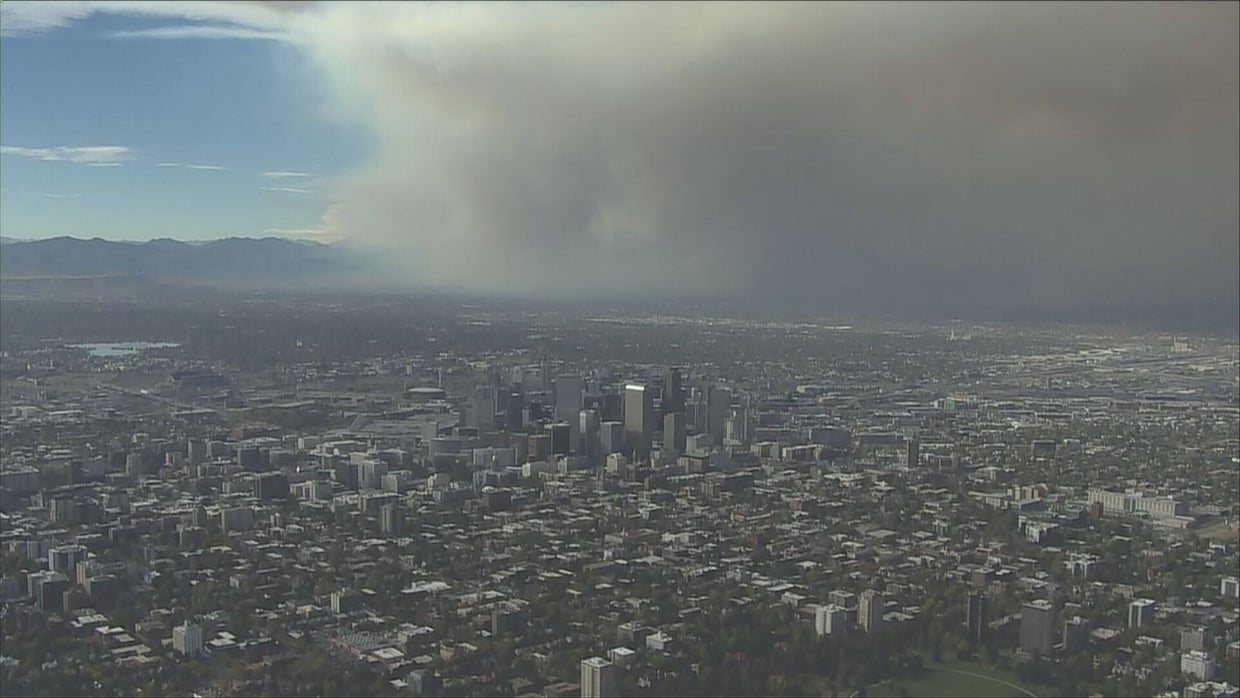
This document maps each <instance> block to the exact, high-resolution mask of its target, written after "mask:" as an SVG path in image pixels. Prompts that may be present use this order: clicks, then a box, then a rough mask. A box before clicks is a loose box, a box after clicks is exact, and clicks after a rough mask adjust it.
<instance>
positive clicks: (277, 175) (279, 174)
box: [262, 170, 313, 179]
mask: <svg viewBox="0 0 1240 698" xmlns="http://www.w3.org/2000/svg"><path fill="white" fill-rule="evenodd" d="M262 175H263V176H264V177H270V178H272V179H283V178H288V177H311V176H313V175H311V174H310V173H309V172H296V171H293V170H272V171H270V172H263V173H262Z"/></svg>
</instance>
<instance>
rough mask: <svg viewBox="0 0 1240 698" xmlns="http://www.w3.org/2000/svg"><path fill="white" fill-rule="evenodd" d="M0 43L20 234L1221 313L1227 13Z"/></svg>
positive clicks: (1059, 11)
mask: <svg viewBox="0 0 1240 698" xmlns="http://www.w3.org/2000/svg"><path fill="white" fill-rule="evenodd" d="M0 21H2V23H3V35H4V38H3V41H2V42H0V66H3V68H2V70H3V73H2V78H3V79H2V80H0V100H2V101H0V108H2V109H3V119H2V120H0V141H2V144H3V147H4V150H3V154H2V157H0V163H2V168H3V169H2V175H3V177H2V179H3V188H4V191H3V192H2V193H0V195H2V196H3V207H0V211H2V213H0V227H2V229H3V232H4V234H6V235H10V236H17V237H42V236H49V235H60V234H73V235H78V236H82V237H89V236H91V235H100V236H105V237H113V238H125V239H143V238H150V237H161V236H170V237H183V238H195V237H197V238H213V237H222V236H228V235H246V236H258V235H264V234H284V235H303V236H308V237H316V238H318V239H328V240H331V239H342V238H344V239H350V240H354V241H358V242H364V243H367V244H369V245H381V246H383V247H384V249H385V254H384V258H385V259H386V260H389V262H390V263H391V268H392V269H396V270H399V273H402V274H408V275H409V276H410V277H411V278H417V279H418V280H419V281H422V282H426V283H434V284H440V285H445V286H451V287H457V288H466V289H471V290H490V291H494V290H510V291H517V292H526V293H529V292H533V293H539V292H545V293H577V292H579V290H580V289H582V288H587V287H588V288H590V289H594V290H604V291H607V290H624V289H629V290H632V289H640V290H643V291H645V292H655V291H658V292H665V293H667V294H673V293H679V292H686V293H712V292H725V291H727V292H733V293H740V292H747V293H752V294H755V295H769V296H771V297H798V298H808V299H811V300H812V299H815V298H823V299H826V298H832V299H839V298H846V297H865V298H870V299H880V300H881V299H911V300H914V301H918V302H920V301H922V300H925V301H926V302H933V303H941V304H946V305H951V304H960V303H965V304H968V303H974V304H976V303H984V304H994V305H996V306H1003V305H1006V304H1012V305H1023V306H1030V307H1060V306H1071V305H1080V304H1087V305H1106V304H1112V303H1127V304H1134V305H1137V306H1140V305H1160V306H1166V307H1171V306H1179V305H1193V304H1201V303H1216V304H1217V303H1220V302H1222V303H1227V304H1232V303H1235V302H1236V300H1235V299H1236V298H1237V296H1238V295H1240V272H1238V268H1240V262H1238V257H1240V204H1238V194H1237V192H1238V191H1240V156H1238V155H1237V153H1238V152H1240V137H1238V128H1240V127H1238V124H1240V73H1238V67H1237V66H1238V65H1240V48H1238V47H1240V29H1238V27H1240V4H1237V3H1208V4H1192V3H1169V4H1155V3H1131V4H1077V3H1065V4H1052V3H1032V4H1027V5H1021V4H1012V3H994V4H980V3H968V4H959V5H954V4H933V3H912V4H895V3H874V4H844V3H798V4H788V5H782V4H773V3H764V4H741V3H720V4H709V3H696V2H695V3H687V4H665V3H637V4H625V3H582V4H516V3H497V4H464V3H444V4H429V5H415V4H406V3H400V4H391V5H389V4H382V3H341V4H314V3H273V4H264V3H229V4H216V3H196V2H172V3H160V2H141V3H123V2H104V3H49V4H29V3H22V2H9V1H6V2H4V3H3V5H0ZM173 163H175V164H173ZM195 165H197V166H207V167H209V168H212V169H203V168H201V167H191V166H195ZM214 168H221V169H214ZM273 173H284V176H274V175H273ZM272 231H275V232H274V233H273V232H272Z"/></svg>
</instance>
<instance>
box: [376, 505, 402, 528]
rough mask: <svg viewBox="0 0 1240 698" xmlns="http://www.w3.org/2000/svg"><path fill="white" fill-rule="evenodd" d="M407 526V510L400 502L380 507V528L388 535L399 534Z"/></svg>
mask: <svg viewBox="0 0 1240 698" xmlns="http://www.w3.org/2000/svg"><path fill="white" fill-rule="evenodd" d="M404 528H405V510H404V508H403V507H401V506H400V505H399V504H384V505H383V506H382V507H380V508H379V530H380V531H381V532H382V533H383V534H384V535H387V536H399V535H400V534H401V533H402V531H403V530H404Z"/></svg>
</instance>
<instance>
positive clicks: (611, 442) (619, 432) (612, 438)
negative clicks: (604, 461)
mask: <svg viewBox="0 0 1240 698" xmlns="http://www.w3.org/2000/svg"><path fill="white" fill-rule="evenodd" d="M598 441H599V454H598V455H599V458H600V459H601V458H605V457H607V456H610V455H611V454H613V453H622V452H623V451H624V422H603V423H602V424H600V425H599V439H598Z"/></svg>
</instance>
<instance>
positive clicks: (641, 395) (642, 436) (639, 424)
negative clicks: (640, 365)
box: [624, 383, 654, 462]
mask: <svg viewBox="0 0 1240 698" xmlns="http://www.w3.org/2000/svg"><path fill="white" fill-rule="evenodd" d="M653 438H654V391H652V390H650V389H649V388H647V387H646V386H644V385H640V384H638V383H629V384H628V385H626V386H624V452H625V453H626V454H629V453H631V454H633V460H634V462H636V461H642V460H646V459H648V458H650V442H651V441H652V440H653Z"/></svg>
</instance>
